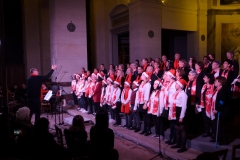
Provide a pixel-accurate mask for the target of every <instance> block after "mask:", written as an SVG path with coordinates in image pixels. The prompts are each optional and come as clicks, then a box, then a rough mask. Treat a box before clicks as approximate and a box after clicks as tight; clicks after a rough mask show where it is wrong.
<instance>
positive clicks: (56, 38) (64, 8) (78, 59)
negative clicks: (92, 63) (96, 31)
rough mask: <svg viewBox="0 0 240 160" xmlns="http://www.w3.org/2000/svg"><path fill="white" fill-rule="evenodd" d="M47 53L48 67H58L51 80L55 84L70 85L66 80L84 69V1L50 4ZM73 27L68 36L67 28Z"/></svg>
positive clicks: (66, 0) (64, 1)
mask: <svg viewBox="0 0 240 160" xmlns="http://www.w3.org/2000/svg"><path fill="white" fill-rule="evenodd" d="M49 15H50V51H51V63H52V64H53V63H55V64H57V65H58V69H57V70H56V71H55V74H54V75H53V76H52V81H55V77H56V76H57V74H56V73H58V72H59V74H58V76H57V82H70V81H71V79H70V76H71V75H73V74H74V73H80V71H81V67H85V68H86V69H87V29H86V4H85V0H50V4H49ZM71 22H72V23H73V24H74V25H75V26H76V29H75V31H74V32H69V31H68V29H67V25H68V24H69V23H71Z"/></svg>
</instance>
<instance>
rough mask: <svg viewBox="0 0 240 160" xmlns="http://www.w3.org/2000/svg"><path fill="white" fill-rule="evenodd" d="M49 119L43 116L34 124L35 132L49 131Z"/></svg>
mask: <svg viewBox="0 0 240 160" xmlns="http://www.w3.org/2000/svg"><path fill="white" fill-rule="evenodd" d="M48 129H49V121H48V119H47V118H45V117H41V118H40V119H38V120H37V121H36V122H35V124H34V130H35V133H37V134H39V133H46V132H49V130H48Z"/></svg>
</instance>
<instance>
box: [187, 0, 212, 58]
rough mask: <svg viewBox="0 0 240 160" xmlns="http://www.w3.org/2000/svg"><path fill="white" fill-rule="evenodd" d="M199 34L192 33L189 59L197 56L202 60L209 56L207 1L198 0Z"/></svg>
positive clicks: (189, 34)
mask: <svg viewBox="0 0 240 160" xmlns="http://www.w3.org/2000/svg"><path fill="white" fill-rule="evenodd" d="M197 3H198V11H197V15H198V16H197V32H192V33H191V32H190V33H188V35H187V39H188V47H187V49H188V57H191V56H195V57H196V59H197V60H201V59H202V58H203V56H205V55H207V54H208V53H207V0H203V1H201V3H200V0H197Z"/></svg>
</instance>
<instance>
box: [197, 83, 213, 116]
mask: <svg viewBox="0 0 240 160" xmlns="http://www.w3.org/2000/svg"><path fill="white" fill-rule="evenodd" d="M205 89H207V91H206V95H205V104H206V105H204V99H203V92H204V91H205ZM213 91H214V85H213V84H209V85H208V86H207V84H204V85H203V87H202V90H201V102H200V106H201V108H205V111H206V114H207V116H208V117H209V118H210V114H211V98H212V95H213Z"/></svg>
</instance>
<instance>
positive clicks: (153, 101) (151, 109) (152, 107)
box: [148, 90, 160, 115]
mask: <svg viewBox="0 0 240 160" xmlns="http://www.w3.org/2000/svg"><path fill="white" fill-rule="evenodd" d="M153 93H155V95H153ZM159 94H160V90H156V91H153V92H152V95H151V96H150V99H149V103H148V114H153V115H157V113H158V106H159ZM153 96H154V97H153Z"/></svg>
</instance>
